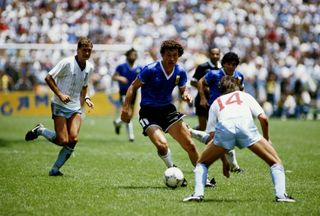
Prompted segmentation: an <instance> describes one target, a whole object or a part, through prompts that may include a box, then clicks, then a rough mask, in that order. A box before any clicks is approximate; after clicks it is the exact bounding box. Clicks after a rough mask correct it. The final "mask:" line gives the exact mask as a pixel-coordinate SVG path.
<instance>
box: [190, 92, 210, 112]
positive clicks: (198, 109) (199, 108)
mask: <svg viewBox="0 0 320 216" xmlns="http://www.w3.org/2000/svg"><path fill="white" fill-rule="evenodd" d="M194 106H195V108H196V115H197V116H204V117H206V118H208V114H209V108H210V107H208V108H205V107H203V106H201V105H200V96H199V94H198V95H197V96H196V98H195V100H194Z"/></svg>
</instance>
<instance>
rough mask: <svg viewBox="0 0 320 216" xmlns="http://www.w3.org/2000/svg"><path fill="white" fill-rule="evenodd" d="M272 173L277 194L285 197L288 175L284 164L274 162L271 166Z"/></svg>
mask: <svg viewBox="0 0 320 216" xmlns="http://www.w3.org/2000/svg"><path fill="white" fill-rule="evenodd" d="M270 173H271V177H272V183H273V186H274V190H275V193H276V196H277V197H279V198H284V197H285V194H286V177H285V174H284V168H283V166H282V165H281V164H274V165H273V166H271V167H270Z"/></svg>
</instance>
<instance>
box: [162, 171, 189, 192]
mask: <svg viewBox="0 0 320 216" xmlns="http://www.w3.org/2000/svg"><path fill="white" fill-rule="evenodd" d="M183 180H184V176H183V172H182V171H181V170H180V169H179V168H177V167H170V168H168V169H167V170H166V171H165V172H164V175H163V181H164V184H165V185H167V186H168V187H169V188H176V187H179V186H181V184H182V182H183Z"/></svg>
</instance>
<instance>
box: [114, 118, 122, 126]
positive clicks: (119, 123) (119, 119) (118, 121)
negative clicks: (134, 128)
mask: <svg viewBox="0 0 320 216" xmlns="http://www.w3.org/2000/svg"><path fill="white" fill-rule="evenodd" d="M115 123H116V124H117V125H121V123H122V121H121V118H120V117H118V118H117V119H116V120H115Z"/></svg>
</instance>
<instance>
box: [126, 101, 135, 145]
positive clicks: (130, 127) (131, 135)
mask: <svg viewBox="0 0 320 216" xmlns="http://www.w3.org/2000/svg"><path fill="white" fill-rule="evenodd" d="M129 109H130V111H129V112H130V113H132V115H133V113H134V101H133V102H132V103H131V106H130V108H129ZM126 127H127V132H128V138H129V141H130V142H133V141H134V131H133V123H132V120H131V121H130V122H129V123H128V124H127V125H126Z"/></svg>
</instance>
